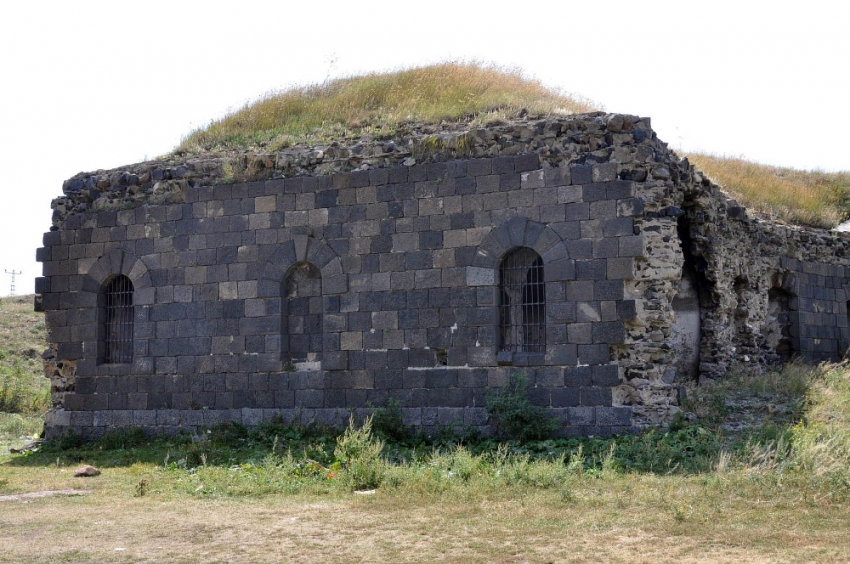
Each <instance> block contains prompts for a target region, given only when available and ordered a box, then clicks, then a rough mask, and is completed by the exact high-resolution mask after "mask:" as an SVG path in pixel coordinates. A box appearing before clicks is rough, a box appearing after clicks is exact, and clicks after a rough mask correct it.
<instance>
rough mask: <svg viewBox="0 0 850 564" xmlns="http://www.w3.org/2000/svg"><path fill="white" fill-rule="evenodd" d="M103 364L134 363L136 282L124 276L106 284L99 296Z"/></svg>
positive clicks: (101, 358)
mask: <svg viewBox="0 0 850 564" xmlns="http://www.w3.org/2000/svg"><path fill="white" fill-rule="evenodd" d="M100 304H101V307H100V310H101V313H100V320H101V323H100V345H101V346H100V349H101V354H100V362H101V363H102V364H129V363H131V362H133V282H131V281H130V279H129V278H127V277H126V276H124V275H119V276H116V277H115V278H112V279H111V280H110V281H109V282H107V283H106V284H105V285H104V287H103V291H102V292H101V296H100Z"/></svg>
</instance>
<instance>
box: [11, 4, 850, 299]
mask: <svg viewBox="0 0 850 564" xmlns="http://www.w3.org/2000/svg"><path fill="white" fill-rule="evenodd" d="M848 28H850V3H847V2H840V1H836V0H832V1H818V0H809V1H807V2H783V1H775V0H774V1H771V2H757V1H746V0H737V1H734V2H727V1H717V0H713V1H706V2H697V1H691V2H681V1H676V2H672V1H671V2H662V1H652V0H640V1H634V0H632V1H617V0H605V1H600V0H584V1H581V2H575V1H557V2H555V1H552V2H547V1H543V0H538V1H536V2H517V1H513V2H505V3H499V2H497V1H495V0H488V1H485V2H463V1H462V0H454V1H451V2H444V1H439V0H429V1H427V2H412V3H411V2H373V1H369V0H360V1H356V2H355V1H350V0H349V1H347V2H335V1H331V0H322V1H321V2H284V1H282V0H280V1H277V2H260V1H249V0H240V1H239V2H217V1H212V0H207V1H204V2H188V1H186V2H178V1H176V0H172V1H169V2H159V1H151V0H148V1H145V2H134V1H129V0H128V1H122V2H115V1H110V2H93V1H83V0H76V1H74V2H58V1H57V2H23V1H8V2H3V3H2V6H0V81H2V82H0V159H2V161H0V163H2V176H3V178H2V182H3V189H2V196H3V200H2V203H0V236H1V237H2V239H0V241H2V243H0V275H2V279H0V296H5V295H8V294H9V290H10V277H9V276H8V275H6V274H5V273H4V272H3V271H5V270H15V271H22V272H23V274H22V275H19V276H18V279H17V293H18V294H27V293H32V292H33V279H34V278H35V277H36V276H39V275H40V273H41V266H40V265H39V264H37V263H36V262H35V260H34V259H35V249H36V248H37V247H39V246H41V237H42V233H43V232H44V231H46V230H47V229H48V228H49V227H50V215H51V211H50V201H51V199H52V198H54V197H56V196H59V195H60V194H61V192H62V181H63V180H64V179H66V178H68V177H70V176H72V175H74V174H76V173H77V172H81V171H91V170H96V169H100V168H103V169H109V168H114V167H118V166H121V165H124V164H129V163H133V162H137V161H141V160H144V159H146V158H153V157H156V156H158V155H161V154H164V153H167V152H169V151H170V150H171V149H173V148H174V146H175V145H177V144H178V143H179V141H180V138H181V136H183V135H185V134H187V133H188V132H189V131H191V130H192V129H194V128H196V127H198V126H200V125H203V124H205V123H208V122H209V121H210V120H211V119H213V118H216V117H220V116H221V115H223V114H224V113H225V112H227V111H228V110H229V109H235V108H238V107H240V106H241V105H243V104H244V103H245V102H247V101H249V100H252V99H255V98H256V97H258V96H260V95H262V94H263V93H265V92H267V91H269V90H272V89H278V88H285V87H287V86H291V85H305V84H313V83H318V82H322V81H323V80H325V79H326V77H328V76H330V77H331V78H333V77H338V76H346V75H352V74H357V73H360V72H368V71H380V70H391V69H396V68H400V67H406V66H417V65H422V64H427V63H433V62H439V61H443V60H447V59H453V60H471V59H476V60H479V61H482V62H492V63H497V64H500V65H505V66H510V67H519V68H521V69H523V70H524V71H525V72H526V73H527V74H528V75H529V76H530V77H533V78H537V79H539V80H541V81H542V82H543V83H544V84H546V85H549V86H553V87H558V88H561V89H563V90H565V91H568V92H576V93H579V94H581V95H583V96H585V97H587V98H590V99H591V100H593V101H594V102H596V103H597V104H600V105H602V106H603V107H604V109H605V110H607V111H612V112H623V113H630V114H638V115H641V116H650V117H652V124H653V127H654V129H655V130H656V131H657V132H658V134H659V136H660V137H661V138H662V139H663V140H665V141H667V142H668V143H670V144H671V145H672V146H674V147H676V148H682V149H685V150H689V151H690V150H703V151H708V152H713V153H719V154H727V155H736V156H737V155H743V156H745V157H747V158H750V159H752V160H756V161H759V162H763V163H769V164H776V165H783V166H791V167H796V168H820V169H823V170H830V171H833V170H848V169H850V156H848V146H850V143H848V141H847V134H848V132H850V112H848V111H847V101H848V100H850V78H848V77H847V76H846V75H847V69H848V68H850V61H848V55H850V30H848Z"/></svg>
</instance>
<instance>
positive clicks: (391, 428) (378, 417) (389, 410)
mask: <svg viewBox="0 0 850 564" xmlns="http://www.w3.org/2000/svg"><path fill="white" fill-rule="evenodd" d="M372 429H373V430H374V431H375V433H376V434H377V435H378V436H379V437H383V438H384V439H387V440H391V441H401V440H404V439H405V437H406V436H407V433H406V430H405V428H404V417H403V416H402V414H401V406H400V405H399V403H398V400H397V399H395V398H387V401H386V402H385V403H384V405H383V406H382V407H379V408H377V409H375V411H374V412H373V413H372Z"/></svg>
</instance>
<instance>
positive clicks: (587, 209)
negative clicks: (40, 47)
mask: <svg viewBox="0 0 850 564" xmlns="http://www.w3.org/2000/svg"><path fill="white" fill-rule="evenodd" d="M64 192H65V195H64V196H62V197H60V198H57V199H56V200H55V201H54V204H53V207H54V225H53V227H52V228H51V232H49V233H47V234H46V235H45V239H44V248H42V249H40V250H39V252H38V259H39V260H40V261H41V262H43V263H44V277H42V278H39V279H38V280H37V292H38V296H37V307H39V308H41V309H43V310H45V312H46V320H47V325H48V335H49V341H50V343H51V348H50V349H49V350H48V351H46V352H45V358H46V368H45V370H46V375H47V376H48V377H50V378H51V380H52V382H53V397H54V410H52V412H51V413H49V414H48V420H47V427H46V429H47V433H48V435H56V434H58V433H60V432H62V431H63V430H66V429H70V430H72V431H75V432H79V433H82V434H84V435H87V436H97V435H100V434H103V433H104V432H107V431H108V430H109V429H111V428H114V427H121V426H131V425H133V426H141V427H143V428H145V429H147V430H149V431H152V432H174V431H176V430H177V429H187V430H194V429H198V428H200V427H203V426H209V425H213V424H216V423H219V422H225V421H239V422H242V423H245V424H254V423H256V422H258V421H260V420H262V419H266V418H269V417H274V416H282V417H284V418H285V419H293V418H295V419H299V420H300V421H301V422H304V423H308V422H311V421H321V422H323V423H327V424H331V425H343V424H345V422H346V421H347V419H348V414H349V410H352V409H354V410H359V411H358V413H362V412H363V410H365V409H366V408H367V407H368V406H369V405H380V404H383V403H384V401H386V399H387V398H390V397H392V398H395V399H397V400H399V402H400V404H401V406H402V408H403V413H404V417H405V422H406V423H407V424H408V425H411V426H417V427H422V428H425V429H426V430H434V429H436V428H437V427H439V426H461V425H468V426H473V427H479V428H481V429H482V430H483V431H484V432H485V433H486V432H489V427H488V416H487V413H486V410H485V409H484V407H483V406H484V405H485V401H486V396H487V393H488V392H489V391H490V390H492V389H495V388H498V387H501V386H504V385H505V384H506V383H507V381H508V378H509V376H510V374H511V373H522V374H524V375H526V376H527V377H528V379H529V381H530V383H531V388H530V396H531V399H532V401H534V403H536V404H537V405H542V406H547V407H549V408H550V409H551V410H552V413H553V414H554V415H556V416H557V417H558V418H559V421H560V423H561V433H562V434H583V435H588V434H593V435H607V434H610V433H621V432H625V431H628V430H630V429H632V428H633V427H634V426H635V425H643V424H648V423H656V422H663V421H665V420H667V419H668V418H669V417H670V416H671V415H672V414H673V413H675V412H676V411H678V409H679V407H678V403H679V395H680V388H679V386H680V384H681V383H682V381H683V379H684V378H687V377H689V375H685V374H678V373H677V369H676V366H678V364H677V362H678V360H679V357H680V356H681V352H680V351H677V350H676V347H674V346H673V345H674V343H676V342H677V341H676V339H675V338H674V335H673V334H672V331H674V330H675V321H676V315H677V313H676V311H675V309H674V303H675V299H676V296H677V294H678V293H679V290H680V286H681V284H682V282H681V280H682V277H683V272H685V271H688V272H693V273H695V274H694V276H696V280H695V281H694V282H695V285H696V291H697V293H698V294H699V309H700V311H701V315H700V318H701V325H702V328H701V332H699V334H701V335H702V337H701V340H700V342H699V343H695V345H694V346H696V347H698V348H699V351H700V354H699V367H698V373H699V374H700V377H701V378H717V377H722V376H723V375H724V374H725V373H726V372H727V371H728V370H730V369H731V368H733V367H735V366H739V365H742V364H743V365H746V366H750V367H752V368H755V369H760V368H763V367H767V366H771V365H773V364H775V363H777V362H779V361H781V360H783V358H784V357H783V354H784V352H783V351H784V350H785V348H783V347H786V348H788V349H789V350H791V352H792V353H795V354H800V355H802V356H805V357H806V358H810V359H813V360H814V359H826V358H836V357H837V356H838V355H839V354H840V353H841V352H842V351H843V349H846V347H847V345H848V344H850V343H848V338H850V336H849V335H848V331H847V304H846V299H847V298H848V297H850V296H848V292H847V288H846V286H845V280H846V279H847V274H850V273H848V272H847V271H846V268H845V267H850V261H848V259H847V257H848V256H850V253H848V249H850V246H848V240H847V239H846V238H845V237H842V236H838V235H833V234H829V233H826V232H823V231H818V230H807V229H798V228H792V227H787V226H782V225H777V224H774V223H771V222H767V221H759V220H758V219H755V218H750V217H748V216H747V214H746V212H745V210H743V209H742V208H740V206H738V205H737V204H736V203H735V202H734V201H733V200H730V199H729V198H728V197H727V196H725V195H724V194H723V193H722V192H721V191H720V190H719V188H718V187H717V186H715V185H713V184H712V183H711V182H710V181H708V180H707V179H705V178H703V177H702V175H701V174H700V173H699V172H698V171H696V170H695V169H694V168H693V167H692V166H691V165H690V164H689V163H688V162H687V160H686V159H679V158H678V157H677V156H676V155H675V154H674V153H673V152H672V151H670V150H669V149H668V148H667V147H666V145H665V144H664V143H662V142H661V141H659V140H658V139H657V137H656V136H655V133H654V132H653V131H652V130H651V128H650V127H649V120H648V119H646V118H637V117H634V116H624V115H605V114H598V113H597V114H587V115H581V116H571V117H568V118H560V119H531V118H524V119H517V120H516V121H514V122H511V123H497V124H490V125H489V126H488V127H486V128H479V129H469V128H466V129H464V126H463V125H462V124H456V125H450V126H443V127H442V128H438V127H432V126H414V127H412V128H411V130H410V131H408V132H406V133H404V134H403V135H401V136H399V137H398V138H396V139H394V140H392V141H376V140H372V139H359V140H342V141H341V142H340V143H335V144H332V145H330V146H327V147H312V148H311V147H296V148H293V149H289V150H287V151H283V152H281V153H277V154H270V155H263V154H245V155H234V154H226V155H207V156H204V157H199V158H189V159H182V160H180V159H177V160H174V161H169V162H151V163H140V164H138V165H133V166H131V167H125V168H122V169H120V170H115V171H98V172H96V173H90V174H80V175H77V176H75V177H74V178H72V179H70V180H69V181H67V182H66V183H65V186H64ZM517 247H529V248H532V249H534V250H535V251H536V252H537V253H538V254H539V255H540V256H541V257H542V259H543V264H544V272H545V291H546V333H547V342H546V347H545V352H541V353H537V354H535V353H513V354H511V353H506V352H504V351H501V347H500V344H499V342H498V341H499V335H498V323H499V322H498V300H499V293H498V288H499V283H500V281H499V264H500V261H501V259H502V258H503V257H504V256H505V254H506V253H507V252H509V251H510V250H511V249H513V248H517ZM686 261H687V262H688V264H689V266H688V268H687V269H686V268H684V266H685V263H686ZM117 274H124V275H126V276H127V277H129V278H130V279H131V280H132V281H133V283H134V286H135V293H134V299H135V315H136V319H135V326H134V347H135V351H134V352H135V354H134V362H133V363H132V364H131V365H99V364H98V363H97V358H98V351H97V349H98V340H97V339H98V336H97V324H98V310H97V296H98V293H99V292H100V291H101V289H102V287H103V284H104V283H105V282H106V281H108V280H109V279H110V277H112V276H114V275H117ZM771 289H773V290H772V291H771Z"/></svg>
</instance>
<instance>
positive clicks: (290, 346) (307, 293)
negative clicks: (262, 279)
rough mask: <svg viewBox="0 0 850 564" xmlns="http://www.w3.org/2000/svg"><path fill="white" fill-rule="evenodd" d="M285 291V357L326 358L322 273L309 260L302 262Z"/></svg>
mask: <svg viewBox="0 0 850 564" xmlns="http://www.w3.org/2000/svg"><path fill="white" fill-rule="evenodd" d="M282 290H283V292H282V294H283V299H282V300H281V302H282V303H281V310H282V313H283V318H282V320H281V326H282V335H281V337H282V338H281V347H280V348H281V353H282V356H283V360H285V361H289V362H293V363H294V362H317V361H320V360H322V347H323V343H322V338H323V335H322V310H323V308H322V273H321V272H320V271H319V269H318V268H317V267H316V266H315V265H312V264H310V263H309V262H302V263H298V264H296V265H295V266H293V267H292V268H291V269H290V270H289V273H288V274H287V275H286V279H285V280H284V281H283V288H282Z"/></svg>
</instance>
